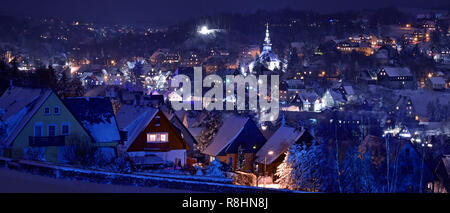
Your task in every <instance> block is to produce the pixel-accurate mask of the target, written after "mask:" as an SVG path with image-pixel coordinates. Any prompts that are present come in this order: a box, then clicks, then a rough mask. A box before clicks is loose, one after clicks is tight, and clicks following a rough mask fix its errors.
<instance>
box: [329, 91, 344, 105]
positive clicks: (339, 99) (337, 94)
mask: <svg viewBox="0 0 450 213" xmlns="http://www.w3.org/2000/svg"><path fill="white" fill-rule="evenodd" d="M328 92H329V93H330V96H331V97H332V98H333V100H334V101H336V102H345V98H344V96H343V95H342V93H341V92H339V91H338V90H334V89H329V90H328Z"/></svg>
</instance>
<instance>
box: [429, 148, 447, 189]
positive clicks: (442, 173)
mask: <svg viewBox="0 0 450 213" xmlns="http://www.w3.org/2000/svg"><path fill="white" fill-rule="evenodd" d="M435 175H436V178H435V180H434V181H433V182H432V183H428V185H430V184H431V186H428V188H431V189H432V192H433V193H448V191H449V190H450V155H444V156H442V157H441V160H440V161H439V162H438V163H437V165H436V168H435Z"/></svg>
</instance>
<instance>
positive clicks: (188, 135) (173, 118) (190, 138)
mask: <svg viewBox="0 0 450 213" xmlns="http://www.w3.org/2000/svg"><path fill="white" fill-rule="evenodd" d="M159 109H160V110H163V112H164V114H165V115H166V117H167V118H168V119H169V120H170V122H171V123H172V125H173V126H174V127H175V128H176V129H177V130H178V132H179V133H180V134H181V137H182V138H183V140H184V141H185V142H186V143H187V145H188V146H189V147H190V148H191V149H189V150H188V151H187V156H188V157H192V156H193V154H194V153H193V152H194V150H195V145H196V144H197V139H196V138H195V136H194V135H193V134H192V132H191V131H190V130H189V129H188V128H187V127H186V126H185V125H184V124H183V122H182V121H181V119H180V118H179V117H178V116H177V115H176V114H175V113H170V112H169V110H167V109H165V107H161V108H159Z"/></svg>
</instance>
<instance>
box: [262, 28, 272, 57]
mask: <svg viewBox="0 0 450 213" xmlns="http://www.w3.org/2000/svg"><path fill="white" fill-rule="evenodd" d="M263 51H272V43H271V42H270V33H269V23H266V38H264V44H263Z"/></svg>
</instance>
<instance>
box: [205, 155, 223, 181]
mask: <svg viewBox="0 0 450 213" xmlns="http://www.w3.org/2000/svg"><path fill="white" fill-rule="evenodd" d="M224 171H225V169H224V166H223V165H222V163H221V162H220V161H219V160H217V159H215V160H213V161H212V162H211V164H210V165H209V166H208V169H206V171H205V176H210V177H225V172H224Z"/></svg>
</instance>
